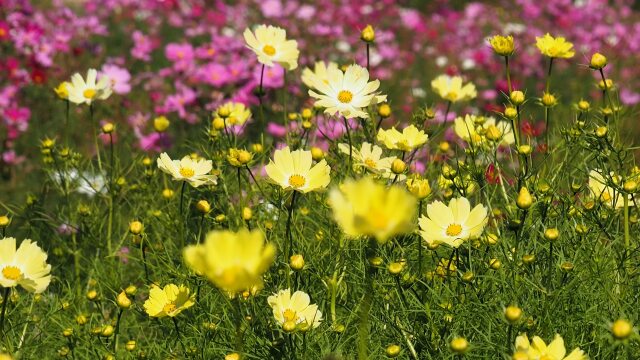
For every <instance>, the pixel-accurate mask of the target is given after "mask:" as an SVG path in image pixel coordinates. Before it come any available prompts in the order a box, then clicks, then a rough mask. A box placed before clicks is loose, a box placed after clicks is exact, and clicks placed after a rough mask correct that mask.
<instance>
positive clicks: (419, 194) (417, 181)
mask: <svg viewBox="0 0 640 360" xmlns="http://www.w3.org/2000/svg"><path fill="white" fill-rule="evenodd" d="M407 190H409V192H410V193H411V194H413V196H415V197H416V198H418V200H423V199H425V198H426V197H427V196H429V195H430V194H431V185H430V184H429V180H427V179H421V178H418V177H414V178H409V180H407Z"/></svg>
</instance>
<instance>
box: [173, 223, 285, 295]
mask: <svg viewBox="0 0 640 360" xmlns="http://www.w3.org/2000/svg"><path fill="white" fill-rule="evenodd" d="M183 255H184V260H185V263H186V264H187V265H188V266H189V267H190V268H191V269H193V270H194V271H195V272H196V273H198V274H199V275H203V276H205V277H206V278H207V279H209V281H211V282H212V283H213V284H214V285H215V286H217V287H218V288H220V289H222V290H223V291H226V292H227V293H229V294H230V295H231V296H235V295H236V294H238V293H240V292H243V291H245V290H253V289H260V288H262V274H264V272H265V271H267V269H268V268H269V266H271V264H272V263H273V261H274V259H275V255H276V248H275V246H274V245H273V244H270V243H265V241H264V237H263V235H262V233H261V232H260V231H257V230H254V231H251V232H249V231H248V230H245V229H242V230H240V231H238V232H237V233H236V232H232V231H211V232H210V233H208V234H207V237H206V239H205V242H204V244H202V245H191V246H188V247H186V248H185V249H184V252H183Z"/></svg>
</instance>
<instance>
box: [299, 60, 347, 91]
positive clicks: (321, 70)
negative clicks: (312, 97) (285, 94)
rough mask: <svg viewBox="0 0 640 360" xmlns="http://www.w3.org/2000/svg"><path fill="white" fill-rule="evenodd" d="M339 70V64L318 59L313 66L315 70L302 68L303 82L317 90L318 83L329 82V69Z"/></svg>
mask: <svg viewBox="0 0 640 360" xmlns="http://www.w3.org/2000/svg"><path fill="white" fill-rule="evenodd" d="M335 70H338V71H339V68H338V64H336V63H334V62H333V61H330V62H328V63H325V62H324V61H316V63H315V64H314V66H313V70H311V69H310V68H305V69H304V70H302V82H303V83H304V84H305V85H307V87H308V88H309V89H314V90H317V89H318V87H317V86H316V84H317V83H322V84H325V85H326V84H329V71H335Z"/></svg>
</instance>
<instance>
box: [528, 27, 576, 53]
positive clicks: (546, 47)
mask: <svg viewBox="0 0 640 360" xmlns="http://www.w3.org/2000/svg"><path fill="white" fill-rule="evenodd" d="M536 46H537V47H538V49H539V50H540V53H542V55H544V56H548V57H550V58H565V59H569V58H572V57H573V55H575V52H574V51H573V44H572V43H570V42H568V41H567V40H566V39H565V38H563V37H557V38H554V37H553V36H551V35H549V33H547V34H545V35H544V36H542V37H537V36H536Z"/></svg>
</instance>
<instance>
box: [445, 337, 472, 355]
mask: <svg viewBox="0 0 640 360" xmlns="http://www.w3.org/2000/svg"><path fill="white" fill-rule="evenodd" d="M449 346H450V347H451V351H453V352H454V353H456V354H464V353H465V352H467V350H468V349H469V342H468V341H467V339H465V338H463V337H457V338H455V339H453V340H451V342H450V343H449Z"/></svg>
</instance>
